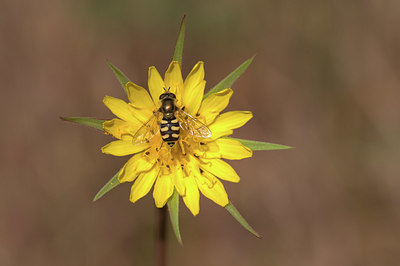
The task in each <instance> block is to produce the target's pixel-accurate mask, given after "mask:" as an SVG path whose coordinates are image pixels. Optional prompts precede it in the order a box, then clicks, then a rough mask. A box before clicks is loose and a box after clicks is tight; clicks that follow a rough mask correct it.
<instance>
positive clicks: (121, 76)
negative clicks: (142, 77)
mask: <svg viewBox="0 0 400 266" xmlns="http://www.w3.org/2000/svg"><path fill="white" fill-rule="evenodd" d="M107 64H108V65H109V66H110V67H111V69H112V71H113V72H114V74H115V76H116V77H117V79H118V81H119V83H121V86H122V88H123V89H124V91H125V93H126V94H128V92H127V91H126V86H125V85H126V83H128V82H129V81H130V80H129V79H128V78H127V77H126V76H125V74H124V73H122V71H121V70H119V69H118V68H117V67H116V66H114V65H113V64H112V63H111V62H110V61H107Z"/></svg>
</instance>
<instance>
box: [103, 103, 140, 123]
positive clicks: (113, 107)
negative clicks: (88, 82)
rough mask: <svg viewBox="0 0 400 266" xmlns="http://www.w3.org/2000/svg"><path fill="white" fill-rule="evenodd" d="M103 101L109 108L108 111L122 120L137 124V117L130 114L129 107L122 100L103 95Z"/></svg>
mask: <svg viewBox="0 0 400 266" xmlns="http://www.w3.org/2000/svg"><path fill="white" fill-rule="evenodd" d="M103 103H104V104H105V105H106V106H107V107H108V109H110V111H111V112H112V113H113V114H115V115H116V116H118V117H119V118H121V119H122V120H125V121H129V122H132V123H133V124H137V123H138V120H137V118H136V117H135V116H134V115H133V114H132V111H131V108H130V106H129V104H127V103H126V102H124V101H123V100H120V99H117V98H114V97H111V96H105V97H104V99H103Z"/></svg>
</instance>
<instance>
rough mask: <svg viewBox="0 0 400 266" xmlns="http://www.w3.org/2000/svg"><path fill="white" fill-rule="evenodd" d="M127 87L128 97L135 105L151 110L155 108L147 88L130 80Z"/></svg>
mask: <svg viewBox="0 0 400 266" xmlns="http://www.w3.org/2000/svg"><path fill="white" fill-rule="evenodd" d="M125 87H126V91H127V93H128V99H129V101H130V102H131V103H132V104H133V105H134V106H135V107H140V108H147V109H150V110H151V111H152V110H153V109H154V107H155V106H154V102H153V100H152V99H151V97H150V95H149V93H148V92H147V91H146V89H145V88H142V87H140V86H138V85H136V84H135V83H133V82H128V83H127V84H126V86H125Z"/></svg>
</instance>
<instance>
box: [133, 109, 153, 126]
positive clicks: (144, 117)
mask: <svg viewBox="0 0 400 266" xmlns="http://www.w3.org/2000/svg"><path fill="white" fill-rule="evenodd" d="M129 111H130V112H131V113H132V114H133V116H135V118H136V119H137V120H138V121H139V122H140V123H141V125H144V124H146V123H147V122H148V121H149V120H150V119H151V118H152V117H153V116H154V113H153V110H152V109H150V108H147V107H146V108H140V107H136V106H134V105H132V104H129Z"/></svg>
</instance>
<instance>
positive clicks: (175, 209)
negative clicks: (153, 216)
mask: <svg viewBox="0 0 400 266" xmlns="http://www.w3.org/2000/svg"><path fill="white" fill-rule="evenodd" d="M167 205H168V211H169V218H170V220H171V225H172V229H173V231H174V233H175V236H176V240H178V242H179V244H181V245H182V237H181V233H180V231H179V194H178V191H176V189H175V191H174V193H173V194H172V196H171V197H170V198H169V200H168V203H167Z"/></svg>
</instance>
